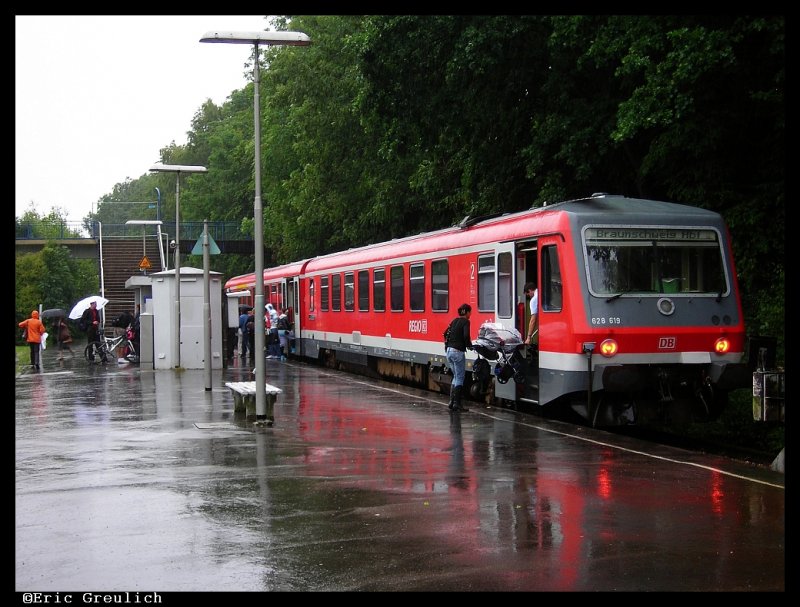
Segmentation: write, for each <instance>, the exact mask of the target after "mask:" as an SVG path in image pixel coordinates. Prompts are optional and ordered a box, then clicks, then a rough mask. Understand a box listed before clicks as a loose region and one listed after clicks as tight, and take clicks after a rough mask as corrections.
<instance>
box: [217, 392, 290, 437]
mask: <svg viewBox="0 0 800 607" xmlns="http://www.w3.org/2000/svg"><path fill="white" fill-rule="evenodd" d="M225 387H226V388H229V389H230V391H231V394H233V410H234V412H242V411H244V412H245V413H246V415H247V419H256V382H254V381H229V382H226V383H225ZM264 388H265V391H266V394H267V399H266V405H267V414H266V420H265V421H266V424H267V425H268V426H271V425H272V424H273V423H274V422H275V413H274V411H275V399H276V397H277V396H278V394H281V393H282V392H283V390H281V389H280V388H277V387H275V386H273V385H271V384H265V385H264Z"/></svg>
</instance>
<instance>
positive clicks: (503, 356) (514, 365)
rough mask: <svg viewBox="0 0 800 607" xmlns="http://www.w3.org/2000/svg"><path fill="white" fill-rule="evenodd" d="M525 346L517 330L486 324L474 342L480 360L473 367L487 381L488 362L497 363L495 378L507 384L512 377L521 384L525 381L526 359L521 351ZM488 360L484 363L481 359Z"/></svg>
mask: <svg viewBox="0 0 800 607" xmlns="http://www.w3.org/2000/svg"><path fill="white" fill-rule="evenodd" d="M523 345H524V343H523V341H522V336H521V335H520V334H519V331H517V330H516V329H507V328H506V327H504V326H503V325H501V324H500V323H493V322H485V323H483V324H482V325H481V327H480V329H478V339H477V340H475V341H474V342H472V348H473V349H474V350H475V351H476V352H477V353H478V360H476V361H475V364H474V365H473V374H474V373H475V369H478V373H479V374H480V375H481V376H482V378H481V379H486V376H487V375H488V374H487V373H486V371H487V369H489V368H490V365H489V363H488V362H486V361H489V360H491V361H497V363H496V364H495V366H494V376H495V378H496V379H497V381H499V382H500V383H501V384H505V383H507V382H508V380H509V379H511V378H512V377H513V378H514V381H515V382H516V383H518V384H521V383H523V382H524V381H525V359H524V358H523V356H522V353H521V352H520V350H521V349H522V346H523ZM481 357H483V358H484V359H486V361H484V360H483V359H481Z"/></svg>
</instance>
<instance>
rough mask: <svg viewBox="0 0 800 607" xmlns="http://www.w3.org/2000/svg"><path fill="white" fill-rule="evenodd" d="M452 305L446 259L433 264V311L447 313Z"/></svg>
mask: <svg viewBox="0 0 800 607" xmlns="http://www.w3.org/2000/svg"><path fill="white" fill-rule="evenodd" d="M449 304H450V273H449V269H448V263H447V260H446V259H437V260H436V261H434V262H432V263H431V309H432V310H433V311H434V312H447V310H448V309H449Z"/></svg>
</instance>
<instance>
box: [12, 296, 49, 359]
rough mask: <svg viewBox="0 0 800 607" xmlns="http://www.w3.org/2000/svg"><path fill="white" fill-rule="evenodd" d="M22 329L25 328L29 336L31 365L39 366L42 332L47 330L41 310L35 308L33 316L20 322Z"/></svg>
mask: <svg viewBox="0 0 800 607" xmlns="http://www.w3.org/2000/svg"><path fill="white" fill-rule="evenodd" d="M19 328H20V329H25V333H26V334H27V336H28V346H30V349H31V367H34V368H36V369H38V368H39V351H40V350H41V348H42V333H44V332H45V330H46V329H45V328H44V323H42V321H41V320H39V312H38V311H37V310H33V311H32V312H31V317H30V318H26V319H25V320H23V321H22V322H21V323H19Z"/></svg>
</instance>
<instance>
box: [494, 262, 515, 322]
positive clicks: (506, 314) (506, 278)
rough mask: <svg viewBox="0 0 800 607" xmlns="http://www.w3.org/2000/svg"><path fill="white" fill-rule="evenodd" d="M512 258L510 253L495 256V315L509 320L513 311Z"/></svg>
mask: <svg viewBox="0 0 800 607" xmlns="http://www.w3.org/2000/svg"><path fill="white" fill-rule="evenodd" d="M513 270H514V258H513V257H512V256H511V253H510V252H504V253H500V254H499V255H498V256H497V315H498V316H500V317H501V318H511V314H512V312H513V310H514V283H513V281H512V277H513V276H514V273H513Z"/></svg>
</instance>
